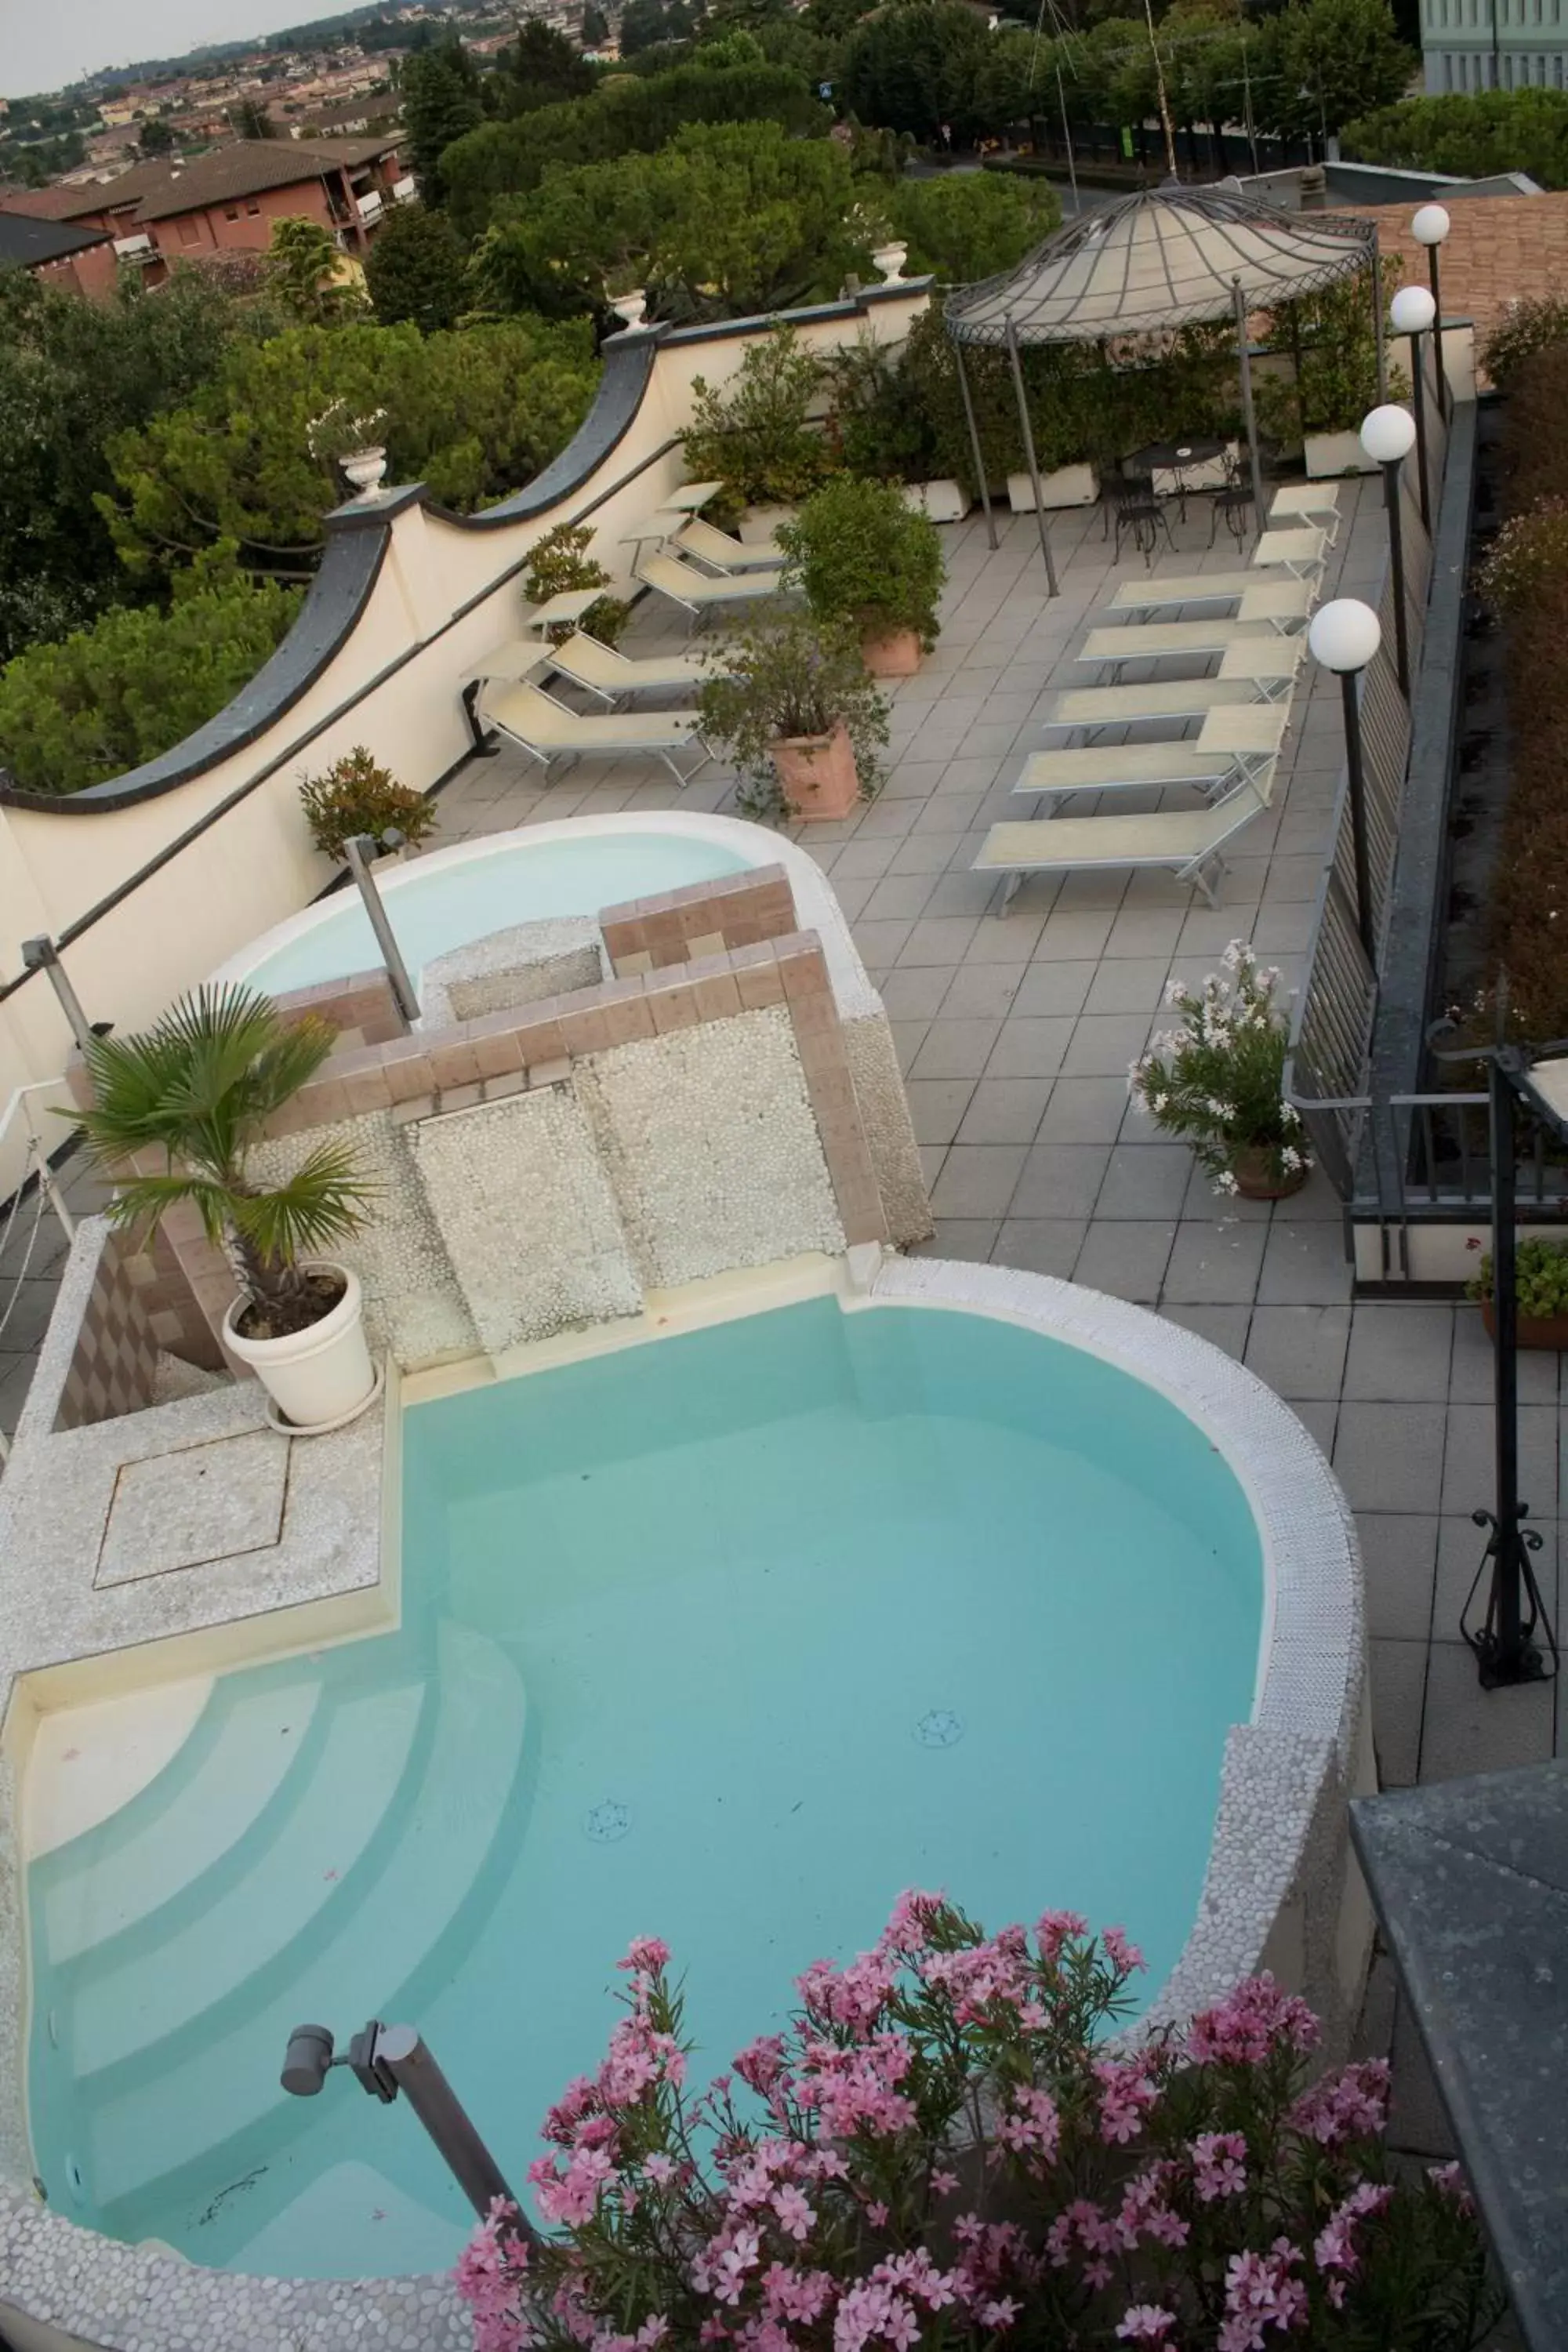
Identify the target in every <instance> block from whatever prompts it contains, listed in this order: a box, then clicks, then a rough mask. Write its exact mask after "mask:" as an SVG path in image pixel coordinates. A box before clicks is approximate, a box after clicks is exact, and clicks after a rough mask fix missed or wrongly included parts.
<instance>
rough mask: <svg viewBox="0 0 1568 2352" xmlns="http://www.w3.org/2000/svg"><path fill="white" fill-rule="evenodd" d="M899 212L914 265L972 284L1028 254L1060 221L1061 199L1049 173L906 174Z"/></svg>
mask: <svg viewBox="0 0 1568 2352" xmlns="http://www.w3.org/2000/svg"><path fill="white" fill-rule="evenodd" d="M892 215H893V225H894V226H895V228H896V229H897V231H898V233H899V235H900V237H902V238H903V239H904V240H905V242H906V243H907V244H908V246H909V248H910V257H909V260H908V261H907V263H906V264H905V268H906V269H907V270H908V271H910V272H923V271H931V272H933V273H934V274H935V275H936V276H937V277H938V278H942V279H943V280H945V282H946V283H947V284H948V285H950V286H968V285H973V282H974V280H975V279H976V278H990V277H993V276H994V274H995V273H996V272H997V271H999V270H1003V269H1011V268H1013V266H1014V264H1015V262H1018V261H1021V260H1022V259H1023V257H1024V256H1025V254H1026V253H1027V252H1029V251H1030V250H1031V248H1032V247H1035V246H1037V245H1038V244H1039V242H1040V240H1041V238H1042V237H1047V236H1049V235H1050V233H1051V231H1052V230H1053V229H1054V228H1058V227H1059V226H1060V225H1061V217H1062V205H1061V198H1060V197H1059V196H1058V194H1057V192H1056V190H1055V189H1054V188H1053V187H1052V185H1051V184H1050V182H1049V181H1048V180H1044V179H1026V178H1024V177H1022V176H1021V175H1020V174H1018V173H1005V172H954V173H948V174H946V175H944V176H943V177H942V178H941V179H935V180H900V181H899V182H898V184H897V185H896V186H895V187H894V189H893V192H892Z"/></svg>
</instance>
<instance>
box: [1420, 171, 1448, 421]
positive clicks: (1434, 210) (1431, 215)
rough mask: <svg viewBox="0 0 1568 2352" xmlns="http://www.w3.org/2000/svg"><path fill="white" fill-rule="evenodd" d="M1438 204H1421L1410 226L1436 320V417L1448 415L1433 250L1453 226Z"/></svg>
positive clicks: (1441, 328) (1441, 325)
mask: <svg viewBox="0 0 1568 2352" xmlns="http://www.w3.org/2000/svg"><path fill="white" fill-rule="evenodd" d="M1453 226H1454V224H1453V222H1452V221H1451V220H1450V219H1449V218H1448V215H1447V213H1446V212H1445V211H1444V209H1443V207H1442V205H1421V206H1420V207H1419V209H1418V210H1417V212H1416V215H1415V219H1414V220H1413V221H1412V222H1411V224H1410V233H1411V235H1412V236H1414V238H1415V242H1416V244H1417V245H1424V246H1425V247H1426V277H1427V281H1428V283H1429V284H1430V286H1431V289H1432V309H1433V311H1434V312H1435V314H1436V320H1437V414H1438V415H1439V416H1446V415H1447V413H1448V386H1447V378H1446V376H1445V374H1444V372H1443V297H1442V294H1441V292H1440V290H1439V289H1438V285H1437V247H1439V246H1440V245H1441V244H1442V242H1443V239H1444V238H1445V237H1446V236H1447V234H1448V231H1449V230H1450V229H1451V228H1452V227H1453Z"/></svg>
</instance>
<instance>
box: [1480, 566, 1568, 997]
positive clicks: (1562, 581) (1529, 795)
mask: <svg viewBox="0 0 1568 2352" xmlns="http://www.w3.org/2000/svg"><path fill="white" fill-rule="evenodd" d="M1565 643H1568V572H1564V571H1557V572H1552V574H1550V576H1549V577H1548V578H1547V579H1545V580H1544V581H1543V582H1542V584H1541V586H1540V588H1539V589H1538V590H1537V592H1536V593H1535V595H1534V596H1533V597H1532V598H1531V600H1530V601H1529V602H1528V603H1527V604H1525V605H1524V606H1523V607H1522V609H1521V611H1520V612H1518V613H1517V614H1514V616H1513V620H1512V624H1511V626H1510V633H1509V643H1508V677H1509V713H1510V722H1511V734H1512V745H1513V774H1512V781H1511V784H1510V791H1509V797H1508V805H1507V807H1506V808H1505V809H1504V811H1503V818H1502V827H1501V835H1500V842H1499V847H1498V858H1497V865H1496V868H1495V870H1494V873H1493V877H1492V887H1491V900H1490V905H1489V909H1488V940H1489V949H1490V953H1491V957H1492V961H1493V964H1494V967H1500V968H1502V969H1503V970H1505V971H1506V972H1507V974H1508V992H1509V1007H1510V1022H1511V1024H1512V1026H1513V1028H1514V1030H1515V1032H1516V1034H1519V1035H1521V1036H1529V1037H1535V1038H1541V1037H1561V1036H1564V1035H1568V734H1565V733H1564V731H1563V720H1562V710H1561V707H1560V698H1559V695H1558V690H1557V675H1558V671H1559V668H1560V667H1561V665H1562V659H1563V645H1564V644H1565Z"/></svg>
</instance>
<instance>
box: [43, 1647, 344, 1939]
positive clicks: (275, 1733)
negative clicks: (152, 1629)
mask: <svg viewBox="0 0 1568 2352" xmlns="http://www.w3.org/2000/svg"><path fill="white" fill-rule="evenodd" d="M320 1697H321V1684H320V1681H319V1679H316V1678H314V1677H312V1678H310V1679H309V1680H300V1681H290V1682H286V1683H281V1684H279V1685H276V1686H274V1687H270V1688H268V1689H266V1690H260V1691H256V1692H253V1693H251V1694H249V1695H248V1696H246V1697H244V1698H241V1699H239V1700H237V1702H236V1704H235V1705H234V1706H232V1707H231V1708H229V1709H228V1710H227V1712H226V1713H225V1712H223V1711H222V1709H221V1708H218V1707H216V1706H214V1705H213V1704H212V1703H209V1706H208V1710H207V1714H206V1715H205V1716H204V1717H203V1718H202V1720H201V1721H200V1722H199V1723H198V1724H197V1726H196V1728H195V1731H194V1732H193V1734H192V1736H191V1738H189V1739H188V1740H187V1741H186V1743H185V1745H184V1748H182V1749H181V1750H180V1752H179V1754H178V1755H177V1756H176V1757H175V1758H174V1761H173V1762H172V1763H171V1764H170V1765H169V1766H168V1767H167V1768H166V1769H164V1770H163V1772H162V1773H160V1775H159V1777H158V1779H157V1780H154V1781H153V1782H152V1784H151V1785H150V1786H149V1787H148V1788H147V1789H145V1790H142V1794H141V1796H139V1797H137V1798H135V1799H133V1800H132V1804H131V1805H130V1806H128V1807H127V1808H126V1809H125V1811H123V1812H121V1813H119V1814H116V1815H115V1816H113V1817H112V1818H111V1819H110V1821H109V1822H105V1823H103V1824H101V1825H100V1827H99V1828H98V1829H96V1830H92V1831H89V1832H88V1833H87V1835H86V1836H85V1837H82V1838H79V1839H77V1840H75V1841H74V1842H73V1843H71V1844H70V1845H68V1846H62V1847H60V1848H59V1850H58V1853H54V1854H50V1855H48V1856H47V1857H46V1858H45V1862H44V1864H43V1865H42V1866H41V1867H40V1868H39V1870H38V1871H37V1873H36V1874H35V1879H34V1889H33V1902H34V1906H35V1916H36V1918H37V1921H38V1924H39V1927H40V1928H41V1930H42V1934H43V1938H44V1947H45V1951H46V1953H47V1958H48V1961H49V1963H50V1965H51V1966H53V1967H55V1968H59V1967H62V1966H63V1965H64V1964H65V1963H66V1962H67V1961H69V1960H74V1959H76V1958H79V1956H80V1955H81V1954H82V1953H85V1952H90V1951H91V1950H93V1948H95V1947H96V1946H98V1945H100V1944H103V1943H106V1942H108V1941H109V1940H110V1937H115V1936H121V1935H123V1934H124V1933H125V1932H126V1930H127V1929H128V1928H132V1927H135V1926H137V1924H138V1923H139V1922H140V1921H142V1920H143V1919H147V1918H149V1917H151V1916H152V1914H153V1912H154V1911H157V1910H160V1909H161V1908H162V1907H163V1906H164V1905H165V1904H167V1903H172V1902H174V1900H175V1899H176V1898H177V1897H178V1896H179V1895H182V1894H184V1891H185V1889H186V1888H187V1887H191V1886H194V1885H195V1884H196V1882H197V1881H198V1880H199V1879H201V1878H202V1877H203V1876H204V1875H205V1873H206V1872H208V1871H209V1870H211V1869H212V1868H213V1867H214V1866H215V1865H216V1864H218V1863H220V1862H221V1861H222V1859H223V1857H224V1856H225V1855H226V1854H227V1853H229V1852H231V1850H232V1849H233V1848H234V1847H235V1846H237V1844H238V1843H239V1842H240V1840H241V1839H242V1838H243V1837H244V1836H245V1835H246V1833H247V1832H248V1831H249V1830H251V1829H252V1828H253V1827H254V1825H255V1823H256V1822H258V1820H259V1819H260V1818H261V1816H262V1815H263V1814H264V1813H265V1812H266V1811H267V1808H268V1805H269V1804H271V1802H272V1801H273V1800H274V1798H275V1797H276V1796H277V1794H278V1792H279V1790H280V1789H281V1787H282V1786H283V1783H284V1781H285V1780H286V1779H287V1777H288V1775H289V1772H290V1771H291V1770H292V1769H293V1767H294V1764H295V1761H296V1759H298V1758H299V1756H300V1754H301V1752H302V1751H303V1749H304V1748H305V1746H306V1734H307V1732H308V1731H309V1728H310V1721H311V1718H312V1717H313V1716H314V1714H315V1710H316V1704H317V1701H318V1700H319V1698H320Z"/></svg>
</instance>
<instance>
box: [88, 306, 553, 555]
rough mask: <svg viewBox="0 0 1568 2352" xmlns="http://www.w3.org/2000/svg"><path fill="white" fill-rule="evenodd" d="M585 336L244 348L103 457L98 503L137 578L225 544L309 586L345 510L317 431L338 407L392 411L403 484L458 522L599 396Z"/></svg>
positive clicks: (300, 340)
mask: <svg viewBox="0 0 1568 2352" xmlns="http://www.w3.org/2000/svg"><path fill="white" fill-rule="evenodd" d="M594 381H595V369H594V364H593V362H592V360H591V359H590V356H589V341H588V335H587V331H586V330H585V329H584V328H583V327H576V326H553V327H552V326H546V325H545V324H544V323H543V321H542V320H537V319H533V320H522V319H518V320H508V321H506V322H504V323H502V324H498V325H490V326H479V327H471V328H468V329H467V330H466V331H463V332H461V333H458V334H434V335H421V334H420V332H419V330H418V328H417V327H416V326H414V325H412V324H405V325H402V326H398V327H372V326H360V325H353V326H348V327H337V328H321V327H307V328H295V329H292V330H290V331H289V332H288V333H286V334H281V335H275V336H273V337H272V338H271V340H270V341H268V342H266V343H262V344H236V345H234V346H233V347H232V348H231V349H230V350H229V352H227V354H226V357H225V360H224V362H223V365H222V366H221V368H220V370H219V372H218V373H217V375H216V378H215V379H214V380H213V381H212V382H211V383H209V384H207V385H206V386H205V387H204V388H203V390H202V391H201V392H200V393H199V394H197V396H196V398H195V400H194V401H192V402H191V403H190V404H188V405H187V406H185V407H184V408H181V409H178V410H175V411H174V413H173V414H170V415H162V416H158V417H154V418H153V421H152V422H151V423H150V424H149V425H145V426H143V427H142V428H141V429H139V430H135V431H132V432H126V433H121V434H118V435H116V436H113V438H112V439H111V440H110V444H109V451H108V454H109V460H110V467H111V468H112V471H113V476H114V481H115V485H116V492H117V494H116V495H115V496H114V497H112V498H106V499H101V500H100V505H101V507H102V509H103V511H104V513H105V514H106V516H107V518H108V520H109V522H110V529H111V530H112V531H113V534H114V539H115V543H116V544H117V546H118V547H119V549H120V551H121V557H122V559H123V561H124V562H126V564H127V565H128V566H129V567H130V568H131V569H132V572H143V573H145V572H148V571H150V570H151V571H155V570H158V569H166V568H169V567H171V566H176V565H179V564H181V563H184V562H186V561H187V560H188V559H189V558H190V556H191V555H192V554H194V553H195V552H196V551H198V550H200V549H201V548H203V547H205V546H208V545H210V544H211V543H212V542H213V541H216V540H220V539H228V540H232V541H235V542H236V544H237V546H238V548H239V551H240V558H241V561H242V562H244V564H245V565H246V566H247V568H248V569H250V570H252V571H255V572H278V573H280V574H282V575H285V576H291V577H294V578H303V577H305V576H307V575H308V573H309V572H310V571H311V570H312V569H313V568H314V565H315V563H316V562H317V560H318V558H319V556H320V554H321V546H322V542H323V537H324V534H323V531H322V526H321V518H322V516H323V514H325V513H326V511H327V510H328V509H329V508H331V507H332V506H333V505H335V504H336V503H337V499H338V490H337V484H336V481H335V478H334V476H333V472H332V467H331V463H330V462H329V460H328V458H327V457H321V458H318V457H314V456H313V455H312V454H311V450H310V438H309V433H310V422H311V420H312V419H313V418H315V417H319V416H320V415H322V413H323V412H324V411H325V410H327V409H328V408H329V407H331V405H332V404H334V403H339V402H341V403H342V404H343V405H344V407H345V408H346V409H347V410H348V411H350V412H352V413H353V414H355V415H368V414H370V413H372V412H374V410H376V409H378V408H382V409H384V410H385V412H386V425H385V430H384V436H383V438H384V443H385V446H386V450H387V457H388V471H389V475H390V478H391V479H393V480H394V481H404V482H407V481H426V482H428V484H429V485H430V488H431V490H432V493H433V495H434V496H435V497H436V499H438V500H439V501H440V503H441V504H442V505H444V506H449V507H455V508H457V509H459V510H460V511H462V512H464V513H468V512H471V511H472V509H474V508H476V507H479V506H483V505H485V504H486V503H487V502H488V501H489V500H492V499H498V498H502V497H504V496H506V494H507V493H508V492H509V491H511V490H515V489H520V488H521V487H522V485H523V484H524V483H525V482H528V481H531V479H532V478H533V476H534V475H535V474H536V473H537V472H538V471H539V468H540V467H542V465H544V464H545V463H546V462H547V461H548V460H549V459H550V458H551V457H553V456H554V455H555V453H556V451H557V450H558V449H560V448H562V447H563V446H564V445H565V443H566V442H567V441H568V440H569V439H570V437H571V436H572V434H573V433H574V431H575V430H576V428H577V426H578V425H580V424H581V422H582V420H583V417H584V415H585V414H586V411H587V408H588V404H589V402H590V400H591V398H592V396H593V388H594Z"/></svg>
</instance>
